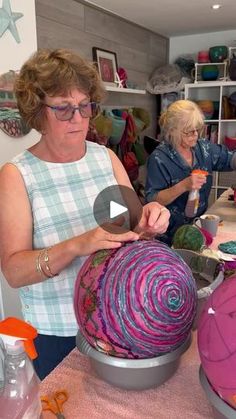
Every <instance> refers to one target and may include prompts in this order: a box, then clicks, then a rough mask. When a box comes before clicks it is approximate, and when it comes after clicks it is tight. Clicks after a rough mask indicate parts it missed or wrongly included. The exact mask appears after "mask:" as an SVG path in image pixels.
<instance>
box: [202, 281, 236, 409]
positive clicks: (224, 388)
mask: <svg viewBox="0 0 236 419" xmlns="http://www.w3.org/2000/svg"><path fill="white" fill-rule="evenodd" d="M235 331H236V275H233V276H231V277H230V278H228V279H227V280H225V281H224V282H223V283H222V284H221V285H220V286H219V287H218V288H216V290H215V291H214V292H213V293H212V294H211V296H210V297H209V298H208V300H207V302H206V304H205V306H204V308H203V311H202V314H201V317H200V320H199V325H198V348H199V354H200V358H201V362H202V366H203V369H204V371H205V374H206V376H207V378H208V380H209V382H210V383H211V385H212V387H213V388H214V389H215V391H216V392H217V393H218V394H219V395H220V397H222V399H224V400H225V401H226V402H227V403H229V404H230V405H231V406H232V407H234V408H235V409H236V373H235V371H236V332H235ZM235 415H236V412H235Z"/></svg>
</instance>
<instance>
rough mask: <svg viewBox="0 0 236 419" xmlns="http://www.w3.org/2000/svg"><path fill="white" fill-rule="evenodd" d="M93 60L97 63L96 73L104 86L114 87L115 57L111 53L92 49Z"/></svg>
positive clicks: (116, 65) (95, 48) (116, 66)
mask: <svg viewBox="0 0 236 419" xmlns="http://www.w3.org/2000/svg"><path fill="white" fill-rule="evenodd" d="M92 51H93V60H94V61H95V62H96V63H97V67H98V72H99V74H100V77H101V79H102V81H103V83H104V84H105V85H106V86H116V73H117V70H118V64H117V56H116V53H115V52H113V51H108V50H106V49H101V48H97V47H93V48H92Z"/></svg>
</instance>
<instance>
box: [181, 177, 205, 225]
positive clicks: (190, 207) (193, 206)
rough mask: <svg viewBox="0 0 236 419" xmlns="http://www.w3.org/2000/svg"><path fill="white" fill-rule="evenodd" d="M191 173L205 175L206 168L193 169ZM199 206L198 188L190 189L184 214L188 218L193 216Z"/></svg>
mask: <svg viewBox="0 0 236 419" xmlns="http://www.w3.org/2000/svg"><path fill="white" fill-rule="evenodd" d="M192 175H202V176H207V175H208V172H207V171H206V170H200V169H195V170H193V171H192ZM198 206H199V190H198V189H192V190H191V191H190V192H189V194H188V201H187V204H186V207H185V215H186V216H187V217H189V218H193V217H195V215H196V214H197V210H198Z"/></svg>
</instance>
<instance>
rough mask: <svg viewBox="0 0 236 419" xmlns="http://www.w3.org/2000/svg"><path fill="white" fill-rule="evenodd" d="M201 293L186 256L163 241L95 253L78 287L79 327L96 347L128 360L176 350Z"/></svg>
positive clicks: (185, 335) (189, 324)
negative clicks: (186, 261)
mask: <svg viewBox="0 0 236 419" xmlns="http://www.w3.org/2000/svg"><path fill="white" fill-rule="evenodd" d="M196 302H197V292H196V285H195V281H194V279H193V276H192V273H191V271H190V269H189V267H188V266H187V265H186V263H185V262H184V261H183V260H182V258H181V257H180V256H179V255H177V254H176V253H175V252H174V251H173V250H172V249H170V248H169V247H168V246H166V245H165V244H163V243H160V242H158V241H137V242H132V243H127V244H125V245H124V246H122V247H121V248H119V249H116V250H106V251H99V252H97V253H95V254H93V255H91V256H90V257H89V258H88V259H87V260H86V262H85V264H84V265H83V267H82V268H81V270H80V272H79V274H78V277H77V280H76V285H75V295H74V308H75V314H76V318H77V322H78V325H79V328H80V330H81V332H82V334H83V335H84V337H85V338H86V339H87V341H88V342H89V343H90V345H92V346H93V347H94V348H96V349H98V350H100V351H103V352H105V353H107V354H109V355H113V356H117V357H123V358H149V357H154V356H157V355H160V354H164V353H168V352H170V351H173V350H174V349H176V348H177V347H178V346H180V345H181V344H182V343H183V342H184V341H185V340H186V338H187V336H188V335H189V332H190V329H191V326H192V323H193V320H194V316H195V312H196Z"/></svg>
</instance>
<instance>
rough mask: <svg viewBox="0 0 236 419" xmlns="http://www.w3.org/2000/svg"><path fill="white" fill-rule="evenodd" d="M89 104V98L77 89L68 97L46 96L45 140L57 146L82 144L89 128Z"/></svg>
mask: <svg viewBox="0 0 236 419" xmlns="http://www.w3.org/2000/svg"><path fill="white" fill-rule="evenodd" d="M89 103H90V100H89V98H88V97H87V96H86V95H85V94H84V93H82V92H80V91H79V90H78V89H73V90H72V91H71V93H70V94H69V95H68V96H54V97H49V96H47V97H46V98H45V109H46V121H45V124H44V131H45V133H46V136H47V138H49V140H50V141H51V142H53V141H54V142H55V143H56V144H57V145H59V144H63V143H65V144H66V145H67V146H69V145H70V144H71V145H72V144H73V143H81V142H84V141H85V138H86V135H87V132H88V127H89V116H90V115H89V111H88V109H89ZM75 108H76V109H75Z"/></svg>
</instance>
